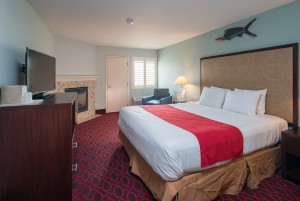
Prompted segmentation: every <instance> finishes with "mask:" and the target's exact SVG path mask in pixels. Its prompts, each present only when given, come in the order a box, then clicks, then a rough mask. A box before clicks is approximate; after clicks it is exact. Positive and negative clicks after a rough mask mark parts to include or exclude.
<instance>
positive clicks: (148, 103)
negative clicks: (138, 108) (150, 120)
mask: <svg viewBox="0 0 300 201" xmlns="http://www.w3.org/2000/svg"><path fill="white" fill-rule="evenodd" d="M159 104H160V100H155V99H152V100H150V101H147V102H146V105H159Z"/></svg>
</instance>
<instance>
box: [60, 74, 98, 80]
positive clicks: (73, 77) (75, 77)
mask: <svg viewBox="0 0 300 201" xmlns="http://www.w3.org/2000/svg"><path fill="white" fill-rule="evenodd" d="M98 78H99V76H96V75H82V76H81V75H57V76H56V81H75V80H78V81H81V80H97V79H98Z"/></svg>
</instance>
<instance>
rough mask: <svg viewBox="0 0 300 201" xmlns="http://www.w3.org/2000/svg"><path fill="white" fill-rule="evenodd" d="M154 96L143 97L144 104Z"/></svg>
mask: <svg viewBox="0 0 300 201" xmlns="http://www.w3.org/2000/svg"><path fill="white" fill-rule="evenodd" d="M153 98H154V96H146V97H143V98H142V105H145V103H146V102H147V101H149V100H152V99H153Z"/></svg>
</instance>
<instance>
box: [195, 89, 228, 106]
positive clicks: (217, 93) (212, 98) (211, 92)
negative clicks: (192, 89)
mask: <svg viewBox="0 0 300 201" xmlns="http://www.w3.org/2000/svg"><path fill="white" fill-rule="evenodd" d="M225 95H226V93H225V91H224V90H220V89H213V88H208V87H204V88H203V90H202V93H201V96H200V100H199V104H200V105H206V106H210V107H217V108H222V106H223V104H224V100H225Z"/></svg>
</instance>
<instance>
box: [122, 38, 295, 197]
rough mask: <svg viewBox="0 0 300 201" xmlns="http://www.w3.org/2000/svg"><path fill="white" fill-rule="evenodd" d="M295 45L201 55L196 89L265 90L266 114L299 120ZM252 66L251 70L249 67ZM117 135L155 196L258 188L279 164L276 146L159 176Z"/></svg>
mask: <svg viewBox="0 0 300 201" xmlns="http://www.w3.org/2000/svg"><path fill="white" fill-rule="evenodd" d="M297 68H298V44H289V45H283V46H276V47H271V48H263V49H256V50H251V51H245V52H238V53H232V54H226V55H219V56H212V57H206V58H202V59H201V70H200V72H201V76H200V79H201V88H203V87H204V86H216V87H223V88H231V89H234V88H240V89H268V93H267V98H266V113H267V114H272V115H276V116H279V117H281V118H283V119H286V120H287V121H288V122H289V123H290V125H293V126H296V125H298V69H297ZM253 69H254V70H253ZM119 139H120V140H121V142H122V143H123V145H124V147H125V149H126V151H127V153H128V155H129V157H130V164H129V165H130V166H131V167H132V169H131V171H132V172H133V173H134V174H136V175H138V176H139V177H140V178H141V179H142V180H143V181H144V183H145V184H146V185H147V186H148V188H149V190H150V191H151V192H152V194H153V196H154V197H155V198H156V199H158V200H163V201H171V200H184V201H188V200H213V199H215V198H216V197H217V196H218V195H221V194H232V195H234V194H238V193H239V192H241V190H242V189H243V188H244V186H245V185H247V186H248V187H250V188H257V187H258V184H259V183H260V182H261V181H262V180H263V179H265V178H268V177H271V176H272V175H273V174H274V173H275V171H276V169H277V168H279V167H280V145H279V144H278V145H274V146H271V147H268V148H265V149H263V150H259V151H256V152H254V153H251V154H249V155H246V156H243V157H240V158H237V159H234V160H232V161H230V162H228V163H226V164H224V165H222V166H219V167H215V168H211V169H208V170H204V171H199V172H195V173H192V174H188V175H185V176H183V177H182V178H181V179H179V180H177V181H171V182H170V181H164V180H163V179H162V178H161V177H160V176H159V175H158V174H157V173H155V172H154V171H153V170H152V168H151V167H150V165H149V164H147V162H146V161H145V160H144V159H143V157H142V156H141V155H140V154H139V153H138V152H137V151H136V150H135V148H134V147H133V146H132V144H131V143H130V141H129V140H128V139H127V138H126V136H125V135H124V134H123V133H122V131H120V133H119Z"/></svg>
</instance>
